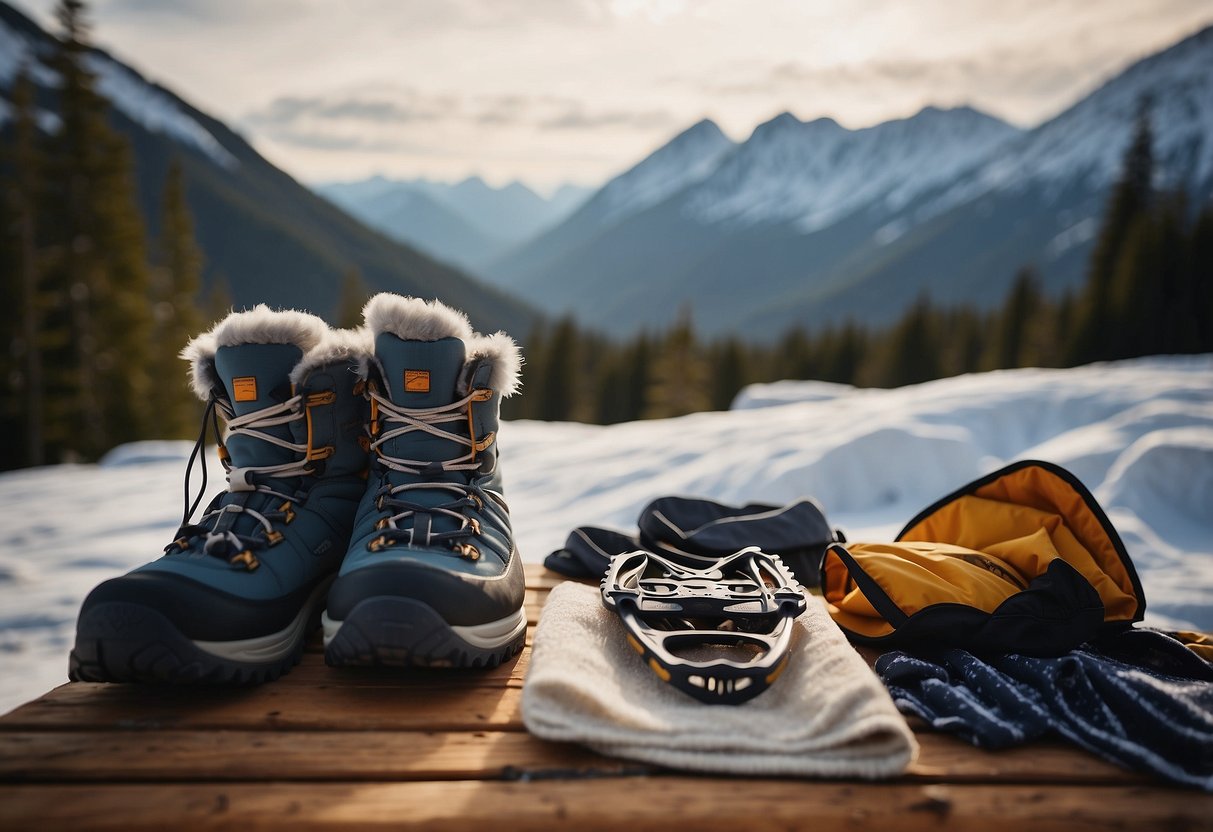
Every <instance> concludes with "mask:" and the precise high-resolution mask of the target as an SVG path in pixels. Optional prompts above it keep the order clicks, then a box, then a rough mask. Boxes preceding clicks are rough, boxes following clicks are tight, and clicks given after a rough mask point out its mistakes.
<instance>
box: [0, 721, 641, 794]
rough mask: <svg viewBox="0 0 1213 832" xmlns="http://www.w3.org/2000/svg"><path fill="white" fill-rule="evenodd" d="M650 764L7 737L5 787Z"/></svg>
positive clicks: (393, 742)
mask: <svg viewBox="0 0 1213 832" xmlns="http://www.w3.org/2000/svg"><path fill="white" fill-rule="evenodd" d="M646 770H648V768H647V767H645V766H642V765H639V764H637V763H633V762H629V761H626V760H620V759H617V758H611V757H603V756H601V755H599V754H595V753H594V752H592V751H590V750H588V749H584V748H582V747H580V746H577V745H574V744H571V743H551V742H544V741H543V740H539V739H536V738H534V737H532V736H531V735H529V734H525V733H513V732H498V731H478V732H424V733H423V732H417V731H321V732H296V731H107V732H96V731H62V732H41V733H25V732H5V733H0V780H5V781H10V782H21V781H64V780H67V781H118V782H122V781H158V782H166V781H190V780H235V781H238V782H244V781H251V780H336V781H352V780H484V779H502V778H508V779H518V778H525V777H554V776H566V777H575V776H588V775H590V774H593V775H597V776H610V775H618V774H622V773H625V772H633V773H635V772H639V771H646Z"/></svg>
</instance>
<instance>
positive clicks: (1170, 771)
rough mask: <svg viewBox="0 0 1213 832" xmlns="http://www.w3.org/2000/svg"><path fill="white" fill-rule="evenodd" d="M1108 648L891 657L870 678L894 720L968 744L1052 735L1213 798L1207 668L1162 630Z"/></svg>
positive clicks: (1211, 684) (1211, 675) (1212, 693)
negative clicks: (885, 692) (894, 711)
mask: <svg viewBox="0 0 1213 832" xmlns="http://www.w3.org/2000/svg"><path fill="white" fill-rule="evenodd" d="M1126 636H1127V637H1128V640H1125V637H1126ZM1110 641H1111V644H1110V645H1109V644H1088V645H1084V646H1083V647H1082V648H1081V649H1078V650H1074V651H1072V652H1070V653H1068V654H1067V655H1065V656H1061V657H1059V658H1034V657H1031V656H1021V655H1018V654H1007V655H1003V656H998V657H994V658H986V659H981V658H978V657H977V656H974V655H973V654H972V653H969V652H967V651H964V650H938V651H930V652H922V651H919V652H918V653H917V655H910V654H909V653H905V652H901V651H897V652H893V653H886V654H885V655H883V656H881V657H880V658H879V659H878V660H877V662H876V672H877V673H878V674H879V675H880V678H881V680H882V681H884V683H885V685H886V686H887V687H888V689H889V693H890V694H891V695H892V696H893V700H894V701H895V702H896V703H897V707H898V708H899V709H900V710H901V711H902V712H903V713H906V714H913V715H915V716H918V717H921V718H922V719H924V720H926V721H927V722H928V723H929V724H930V725H931V726H932V727H934V728H935V729H937V730H939V731H944V732H947V733H952V734H956V735H958V736H960V737H962V738H964V739H965V740H967V741H969V742H970V743H972V744H973V745H976V746H979V747H982V748H989V749H999V748H1006V747H1008V746H1012V745H1018V744H1021V743H1024V742H1028V741H1030V740H1033V739H1037V738H1039V737H1042V736H1045V735H1047V734H1050V733H1056V734H1060V735H1061V736H1063V737H1065V738H1066V739H1068V740H1070V741H1072V742H1074V743H1076V744H1078V745H1079V746H1081V747H1082V748H1085V749H1087V750H1088V751H1091V752H1093V753H1095V754H1097V755H1099V756H1100V757H1103V758H1104V759H1105V760H1108V761H1110V762H1113V763H1116V764H1117V765H1120V766H1123V767H1125V768H1130V769H1134V770H1136V771H1143V772H1150V773H1153V774H1156V775H1158V776H1160V777H1163V778H1165V779H1167V780H1170V781H1172V782H1175V783H1183V784H1186V785H1190V786H1198V787H1200V788H1203V789H1206V790H1209V791H1213V681H1211V680H1213V668H1211V667H1210V665H1208V664H1207V663H1206V662H1204V661H1202V660H1201V659H1199V658H1198V657H1196V656H1194V655H1193V654H1192V653H1191V652H1190V651H1189V650H1187V649H1186V648H1185V647H1183V645H1182V644H1180V643H1179V642H1177V641H1175V640H1174V639H1171V638H1169V637H1168V636H1166V635H1164V634H1162V633H1157V632H1152V631H1144V630H1136V631H1129V632H1128V633H1125V634H1123V635H1122V636H1117V637H1113V638H1112V639H1110ZM1109 653H1115V654H1116V655H1117V658H1112V657H1111V656H1110V655H1109ZM1160 665H1161V666H1165V667H1166V668H1167V669H1168V671H1170V672H1162V671H1160V670H1158V669H1157V668H1158V667H1159V666H1160Z"/></svg>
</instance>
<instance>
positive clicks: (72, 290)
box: [46, 0, 153, 457]
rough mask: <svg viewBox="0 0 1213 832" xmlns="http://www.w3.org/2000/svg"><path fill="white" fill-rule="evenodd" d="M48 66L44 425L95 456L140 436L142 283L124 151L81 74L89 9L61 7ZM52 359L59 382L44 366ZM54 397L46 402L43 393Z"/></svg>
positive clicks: (72, 4)
mask: <svg viewBox="0 0 1213 832" xmlns="http://www.w3.org/2000/svg"><path fill="white" fill-rule="evenodd" d="M56 14H57V17H58V19H59V22H60V25H61V27H62V34H61V36H60V38H59V40H58V45H57V49H56V52H55V53H54V55H52V57H51V61H50V63H51V65H52V66H53V68H54V69H55V70H56V71H57V72H58V74H59V78H60V89H59V95H58V98H59V102H58V104H59V107H58V115H59V120H60V122H61V125H62V126H61V128H60V129H59V131H58V132H57V134H55V136H53V138H52V140H51V142H50V143H49V149H48V154H47V157H48V161H47V176H46V179H47V184H48V191H49V193H48V198H49V202H48V206H50V208H49V210H48V222H49V227H50V228H51V229H53V231H54V233H55V235H56V239H55V240H54V243H55V245H54V249H55V250H56V252H57V254H58V256H57V257H56V258H55V259H54V262H53V266H52V267H50V268H48V279H47V284H48V287H49V288H50V289H51V297H52V299H53V307H52V309H51V310H50V311H49V313H48V316H47V325H48V331H49V332H53V333H55V334H56V336H57V337H58V340H59V345H58V349H56V350H54V351H51V350H48V351H47V354H46V355H47V363H48V370H47V374H48V402H47V421H48V423H51V424H52V425H54V426H55V427H56V429H57V431H56V432H57V435H56V440H57V444H58V446H59V448H60V450H61V451H62V452H63V453H64V454H68V455H83V456H85V457H95V456H97V455H99V454H100V453H101V452H103V451H105V450H107V449H108V448H110V447H112V446H113V445H115V444H118V443H120V442H125V441H130V440H132V439H137V438H140V437H142V436H144V435H146V425H147V424H148V423H149V422H150V421H151V418H152V417H153V414H150V413H149V412H148V407H147V403H146V396H147V392H148V388H149V376H148V340H149V330H150V325H151V315H150V311H149V309H148V303H147V297H148V274H147V261H146V253H145V244H144V236H143V224H142V219H141V217H140V216H139V213H138V211H137V209H136V207H135V202H134V186H133V181H132V177H131V163H130V158H129V148H128V147H127V146H126V144H125V143H124V141H123V140H122V139H121V138H120V137H119V136H118V135H117V134H116V133H115V132H114V131H113V129H112V128H111V127H110V126H109V124H108V122H107V112H108V111H107V104H106V102H105V100H104V99H103V98H102V97H101V96H100V95H98V94H97V92H96V89H95V86H96V79H95V78H94V77H93V75H92V73H91V72H89V71H88V69H87V68H86V66H85V64H86V58H87V56H88V53H89V47H88V45H87V33H88V27H87V24H86V23H85V21H84V5H83V3H81V2H78V0H61V3H60V5H59V7H58V9H57V10H56ZM52 359H53V361H54V364H55V366H54V368H53V372H54V378H53V380H52V378H51V374H52V369H51V367H50V366H49V365H50V363H51V361H52ZM52 392H53V393H54V395H53V401H51V400H49V399H50V398H51V396H50V395H49V394H51V393H52Z"/></svg>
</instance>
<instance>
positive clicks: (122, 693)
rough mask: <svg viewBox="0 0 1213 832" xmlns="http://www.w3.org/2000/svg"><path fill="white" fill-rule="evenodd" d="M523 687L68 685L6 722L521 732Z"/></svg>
mask: <svg viewBox="0 0 1213 832" xmlns="http://www.w3.org/2000/svg"><path fill="white" fill-rule="evenodd" d="M521 700H522V689H521V686H520V685H519V684H517V683H515V682H507V683H506V686H504V687H499V688H496V687H484V686H462V687H461V686H456V685H451V684H449V683H446V684H442V683H438V684H433V685H408V686H399V687H340V688H337V687H306V686H293V685H279V684H273V683H271V684H268V685H262V686H260V687H257V688H237V689H231V688H189V687H180V688H178V687H164V686H159V687H157V686H144V685H112V684H88V683H82V682H76V683H73V684H67V685H62V686H61V687H58V688H55V689H54V690H52V691H51V692H50V693H47V694H45V695H44V696H42V697H41V698H39V699H36V700H34V701H33V702H30V703H28V704H25V705H22V706H21V707H19V708H17V709H16V710H14V711H12V712H11V713H9V714H8V715H6V716H5V717H3V718H2V719H0V727H3V728H5V729H7V730H14V729H23V730H29V729H38V730H65V729H68V730H71V729H75V730H82V729H85V730H101V729H119V730H129V729H138V730H152V729H191V730H197V729H228V728H231V729H245V730H277V729H313V730H321V731H323V730H333V729H344V730H358V731H360V730H367V729H382V730H414V731H415V730H422V731H427V730H428V731H478V730H482V729H485V728H492V729H494V730H499V731H500V730H505V731H521V730H523V726H522V717H521V712H520V704H521Z"/></svg>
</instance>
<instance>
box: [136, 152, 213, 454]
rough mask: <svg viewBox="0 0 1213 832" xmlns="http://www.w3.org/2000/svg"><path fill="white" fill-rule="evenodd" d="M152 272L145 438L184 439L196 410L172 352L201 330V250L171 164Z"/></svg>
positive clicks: (179, 176) (179, 175)
mask: <svg viewBox="0 0 1213 832" xmlns="http://www.w3.org/2000/svg"><path fill="white" fill-rule="evenodd" d="M157 248H158V252H157V254H158V261H159V263H158V267H157V268H156V269H155V270H154V271H153V273H152V300H153V306H152V309H153V327H152V337H151V344H152V351H151V355H150V359H149V363H150V367H151V376H152V385H151V389H150V390H149V392H148V407H149V410H150V411H151V412H152V413H153V414H155V415H156V423H155V425H154V426H153V428H152V433H151V435H153V436H159V437H168V438H184V437H187V436H189V435H190V434H192V433H195V432H196V430H197V421H198V407H197V404H196V400H195V398H194V396H193V394H192V393H191V392H190V389H189V385H188V383H187V381H186V374H185V373H184V372H183V368H182V363H181V360H180V359H179V358H178V354H179V353H180V352H181V349H182V348H183V347H184V346H185V344H186V342H187V341H188V340H189V339H190V338H191V337H193V336H194V335H197V334H198V332H200V331H201V330H202V328H203V324H204V323H205V322H204V321H203V313H202V311H201V310H200V308H199V305H198V291H199V286H200V284H201V274H202V252H201V251H200V250H199V249H198V245H197V243H196V241H195V239H194V224H193V220H192V219H191V217H190V211H189V205H188V204H187V202H186V194H185V175H184V173H183V171H182V169H181V165H180V163H179V162H177V161H176V160H174V161H173V163H172V164H171V165H170V167H169V171H168V176H167V178H166V179H165V186H164V197H163V202H162V219H161V222H160V240H159V245H158V247H157Z"/></svg>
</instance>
